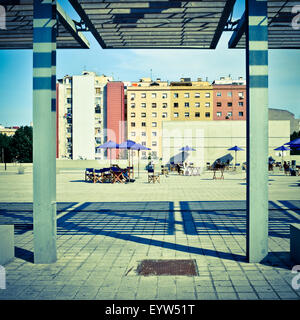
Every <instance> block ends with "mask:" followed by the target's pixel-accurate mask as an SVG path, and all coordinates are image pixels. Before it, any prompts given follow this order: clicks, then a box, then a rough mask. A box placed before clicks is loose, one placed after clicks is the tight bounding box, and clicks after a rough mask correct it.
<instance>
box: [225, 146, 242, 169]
mask: <svg viewBox="0 0 300 320" xmlns="http://www.w3.org/2000/svg"><path fill="white" fill-rule="evenodd" d="M227 150H231V151H235V157H234V159H235V166H236V160H237V151H244V149H242V148H240V147H238V146H234V147H231V148H229V149H227Z"/></svg>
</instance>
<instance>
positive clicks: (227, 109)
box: [212, 78, 247, 120]
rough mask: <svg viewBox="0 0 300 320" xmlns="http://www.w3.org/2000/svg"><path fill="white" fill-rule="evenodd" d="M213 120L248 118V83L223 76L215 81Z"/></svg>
mask: <svg viewBox="0 0 300 320" xmlns="http://www.w3.org/2000/svg"><path fill="white" fill-rule="evenodd" d="M212 85H213V120H246V107H247V105H246V83H245V80H243V79H242V78H240V79H239V80H237V81H234V80H231V79H230V78H221V79H220V80H216V81H214V82H213V84H212Z"/></svg>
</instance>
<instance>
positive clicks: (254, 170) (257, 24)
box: [246, 0, 269, 263]
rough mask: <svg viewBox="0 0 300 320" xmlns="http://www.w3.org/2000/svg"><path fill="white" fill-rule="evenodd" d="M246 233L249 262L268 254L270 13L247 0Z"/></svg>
mask: <svg viewBox="0 0 300 320" xmlns="http://www.w3.org/2000/svg"><path fill="white" fill-rule="evenodd" d="M246 20H247V25H246V75H247V106H248V107H247V126H246V127H247V234H246V235H247V236H246V239H247V241H246V249H247V259H248V261H249V262H253V263H255V262H261V261H262V260H263V258H265V257H266V255H267V254H268V136H269V133H268V13H267V1H266V0H246Z"/></svg>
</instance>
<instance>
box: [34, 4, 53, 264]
mask: <svg viewBox="0 0 300 320" xmlns="http://www.w3.org/2000/svg"><path fill="white" fill-rule="evenodd" d="M56 27H57V21H56V1H55V0H34V9H33V226H34V262H35V263H52V262H55V261H56V260H57V250H56Z"/></svg>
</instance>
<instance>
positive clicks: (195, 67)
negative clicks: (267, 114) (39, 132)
mask: <svg viewBox="0 0 300 320" xmlns="http://www.w3.org/2000/svg"><path fill="white" fill-rule="evenodd" d="M59 2H60V3H61V5H62V6H63V7H64V8H65V10H66V11H67V12H68V13H69V15H70V16H71V17H72V18H76V14H75V13H74V12H73V10H71V8H70V6H69V5H68V2H67V0H60V1H59ZM242 12H243V1H240V0H239V1H237V5H236V7H235V14H234V16H235V17H239V16H240V15H241V14H242ZM0 32H1V30H0ZM230 35H231V33H225V34H224V33H223V36H222V38H221V41H220V43H219V44H218V47H217V49H216V50H157V49H155V50H126V49H125V50H103V49H101V47H100V46H99V45H98V43H97V42H96V41H95V40H94V39H93V37H92V36H91V35H90V34H89V33H85V36H86V37H87V38H88V40H89V42H90V45H91V49H88V50H58V51H57V78H58V79H59V78H62V77H63V76H64V75H66V74H69V75H73V74H81V73H82V71H83V69H86V70H91V71H95V72H97V73H98V74H105V75H108V76H111V75H113V77H114V79H115V80H121V81H137V80H139V79H140V78H142V77H150V74H151V71H150V70H151V69H152V78H153V79H156V78H161V79H162V80H177V79H179V78H180V77H190V78H192V79H197V78H198V77H201V78H202V79H204V80H205V79H206V78H208V80H209V81H213V80H214V79H218V78H219V77H220V76H227V75H229V74H230V75H231V76H232V77H233V78H237V77H239V76H245V51H244V50H235V49H231V50H230V49H227V43H228V40H229V38H230ZM299 55H300V51H299V50H288V51H287V50H269V107H272V108H282V109H285V110H289V111H291V112H293V113H294V114H295V115H296V117H298V118H300V96H299V91H300V81H299V74H300V64H299ZM0 72H1V73H0V97H1V100H0V124H2V125H4V126H13V125H29V124H30V122H31V121H32V50H2V51H0Z"/></svg>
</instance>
